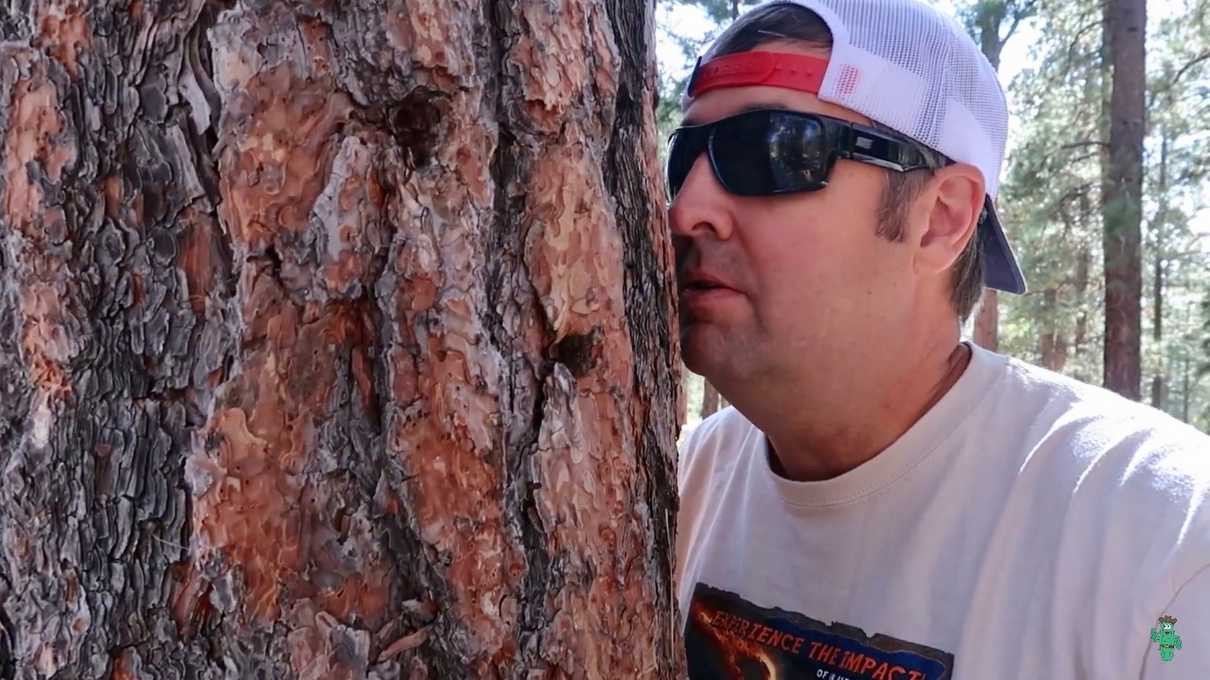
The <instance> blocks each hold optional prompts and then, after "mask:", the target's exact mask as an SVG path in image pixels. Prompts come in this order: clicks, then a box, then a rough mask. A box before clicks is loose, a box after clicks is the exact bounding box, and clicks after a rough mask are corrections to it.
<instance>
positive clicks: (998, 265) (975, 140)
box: [749, 0, 1026, 294]
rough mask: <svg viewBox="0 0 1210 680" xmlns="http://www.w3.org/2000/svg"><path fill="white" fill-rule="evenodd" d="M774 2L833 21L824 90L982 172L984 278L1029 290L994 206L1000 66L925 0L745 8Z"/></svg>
mask: <svg viewBox="0 0 1210 680" xmlns="http://www.w3.org/2000/svg"><path fill="white" fill-rule="evenodd" d="M769 5H800V6H802V7H805V8H807V9H809V10H811V11H812V12H815V14H817V15H819V17H820V18H821V19H822V20H823V21H824V23H826V24H827V25H828V28H829V29H830V30H831V32H832V52H831V56H830V59H829V62H828V66H827V69H826V71H825V73H824V77H823V82H822V84H821V85H820V87H819V92H818V96H819V98H820V99H821V100H823V101H826V102H831V103H834V104H838V105H840V106H843V107H845V108H847V109H850V110H852V111H856V112H858V113H861V114H863V115H865V116H867V117H868V118H870V119H871V120H875V121H877V122H879V123H881V124H883V125H885V126H887V127H889V128H892V129H894V130H896V131H897V132H899V133H901V134H903V135H906V136H908V137H911V138H912V139H914V140H916V141H918V142H920V143H922V144H924V145H925V146H928V147H930V148H932V149H935V150H936V151H939V152H941V153H943V154H945V155H946V156H948V157H949V158H951V159H953V160H955V161H958V162H961V163H968V164H970V165H973V166H975V167H976V168H978V169H979V170H980V171H981V172H982V173H983V181H984V184H985V185H986V188H987V197H986V201H985V204H984V208H985V214H984V216H983V219H982V220H981V221H980V224H979V233H978V236H979V239H980V241H981V247H982V249H983V263H984V265H983V266H984V270H983V282H984V285H986V286H988V287H989V288H996V289H998V290H1003V291H1007V292H1010V293H1018V294H1020V293H1024V292H1025V291H1026V285H1025V277H1024V276H1023V275H1022V274H1021V268H1020V266H1019V265H1018V264H1017V258H1016V255H1015V254H1014V253H1013V250H1012V247H1011V246H1010V245H1009V243H1008V239H1007V238H1006V237H1005V236H1004V230H1003V228H1002V227H1001V225H1000V219H999V217H997V215H996V211H995V207H994V201H995V198H996V194H997V192H998V190H999V183H1000V166H1001V165H1002V164H1003V161H1004V147H1005V142H1006V139H1007V137H1008V104H1007V102H1006V100H1005V97H1004V90H1003V89H1002V88H1001V87H1000V81H999V80H998V79H997V77H996V71H995V69H994V68H992V65H991V63H990V62H988V60H987V58H986V57H984V56H983V53H982V52H980V51H979V48H978V47H976V46H975V43H974V41H973V40H971V38H970V36H968V35H967V33H966V31H965V30H964V29H963V28H962V26H961V25H960V24H959V23H958V22H957V20H955V19H954V18H953V17H951V16H948V15H946V14H944V13H942V12H941V11H940V10H938V9H937V8H935V7H933V6H932V5H929V4H927V3H925V2H923V1H922V0H771V1H770V2H766V3H763V4H762V5H759V6H758V7H757V8H754V9H753V10H749V11H755V10H756V9H760V8H763V7H767V6H769Z"/></svg>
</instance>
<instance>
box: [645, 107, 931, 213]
mask: <svg viewBox="0 0 1210 680" xmlns="http://www.w3.org/2000/svg"><path fill="white" fill-rule="evenodd" d="M703 151H707V152H708V153H707V157H708V158H709V159H710V167H711V168H713V170H714V176H715V177H717V178H718V181H719V183H720V184H722V185H723V188H724V189H726V190H727V191H728V192H730V193H732V194H736V195H739V196H773V195H776V194H788V193H794V192H800V191H818V190H820V189H822V188H824V187H826V186H827V185H828V177H829V175H830V174H831V172H832V167H833V166H834V165H836V159H838V158H847V159H850V160H855V161H861V162H863V163H870V164H872V165H877V166H879V167H882V168H886V169H888V170H895V171H897V172H908V171H911V170H918V169H921V168H930V169H937V168H940V167H942V166H944V165H948V164H949V163H950V162H952V161H949V159H945V158H943V157H942V158H939V157H934V154H931V153H928V152H926V151H925V150H924V148H923V147H922V146H921V145H919V144H918V143H916V142H913V141H911V140H908V139H906V138H900V137H894V136H891V135H888V134H886V133H885V132H881V131H879V130H875V129H874V128H871V127H868V126H865V125H861V124H858V123H853V122H850V121H847V120H842V119H840V118H833V117H831V116H823V115H819V114H815V113H803V112H800V111H784V110H776V109H762V110H757V111H749V112H746V113H740V114H738V115H734V116H730V117H727V118H723V119H721V120H717V121H715V122H713V123H706V124H704V125H689V126H685V127H680V128H677V129H676V131H674V132H673V133H672V136H671V137H670V138H669V150H668V191H669V200H671V199H672V198H674V197H675V196H676V194H677V192H679V191H680V189H681V185H682V184H684V182H685V178H686V177H687V176H688V175H689V170H690V169H691V168H692V167H693V163H694V162H695V161H696V160H697V157H698V156H699V155H701V153H702V152H703ZM936 156H940V155H939V154H936Z"/></svg>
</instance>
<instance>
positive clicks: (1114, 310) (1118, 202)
mask: <svg viewBox="0 0 1210 680" xmlns="http://www.w3.org/2000/svg"><path fill="white" fill-rule="evenodd" d="M1104 11H1105V17H1106V28H1107V36H1108V49H1107V50H1106V54H1107V56H1108V58H1109V59H1110V60H1111V64H1112V83H1113V92H1112V95H1111V99H1110V112H1109V113H1110V115H1109V165H1108V173H1107V174H1106V177H1105V179H1104V189H1103V194H1104V195H1103V202H1104V204H1103V211H1104V216H1105V237H1104V244H1105V387H1107V388H1109V389H1111V390H1113V391H1115V392H1117V393H1119V394H1121V395H1123V396H1125V397H1128V398H1130V399H1134V400H1136V401H1137V400H1139V399H1140V397H1141V394H1140V389H1141V381H1142V368H1141V342H1142V296H1143V264H1142V255H1141V253H1140V241H1141V237H1140V223H1141V221H1142V196H1143V137H1144V134H1145V113H1146V111H1145V108H1146V98H1145V91H1146V71H1145V68H1144V65H1145V57H1146V44H1145V36H1146V28H1147V10H1146V0H1109V2H1107V3H1106V4H1105V9H1104Z"/></svg>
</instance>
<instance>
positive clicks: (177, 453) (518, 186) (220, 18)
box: [0, 0, 681, 679]
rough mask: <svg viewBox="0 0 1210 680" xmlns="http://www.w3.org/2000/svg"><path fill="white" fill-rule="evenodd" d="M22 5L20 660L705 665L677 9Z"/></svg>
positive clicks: (128, 673)
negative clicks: (670, 39) (672, 26)
mask: <svg viewBox="0 0 1210 680" xmlns="http://www.w3.org/2000/svg"><path fill="white" fill-rule="evenodd" d="M13 7H17V8H21V9H19V10H17V13H14V14H7V15H5V16H4V17H3V18H2V19H0V30H2V31H3V34H2V35H0V40H2V41H3V42H2V43H0V143H2V144H3V154H2V157H0V158H2V159H0V677H2V678H9V677H17V678H41V677H51V676H54V677H57V678H102V677H105V678H109V677H112V678H118V679H121V678H171V677H196V678H219V677H240V678H244V677H273V678H277V677H302V678H363V677H368V678H397V677H408V678H472V677H473V678H479V677H502V678H531V677H636V676H643V677H660V678H672V677H678V676H679V674H680V668H681V662H680V656H681V645H680V643H679V639H678V633H677V631H676V626H675V621H676V616H675V613H674V608H675V605H674V597H673V590H672V587H671V559H672V541H673V532H674V524H675V515H676V507H675V506H676V502H675V497H674V494H675V487H674V481H673V480H674V474H673V462H674V461H673V457H672V456H673V455H674V453H675V442H676V435H677V429H678V427H679V423H678V413H677V404H678V400H679V399H680V398H681V396H680V394H679V385H680V379H679V378H680V376H679V369H678V368H677V366H679V361H678V357H677V354H676V352H677V349H676V346H675V343H674V341H673V338H675V335H674V332H673V329H672V324H673V323H674V322H673V318H674V317H673V315H672V292H673V288H672V286H673V285H674V282H675V279H674V277H673V271H672V266H673V265H672V262H673V258H672V252H671V246H670V241H669V239H668V234H667V226H666V224H665V222H664V217H663V210H662V202H661V201H659V200H656V197H659V196H660V195H661V194H662V188H661V187H660V186H659V181H660V180H659V163H658V160H657V157H656V153H657V146H656V139H655V124H654V120H653V112H652V108H653V93H654V89H655V61H654V50H653V46H654V39H653V35H654V29H653V25H652V11H653V8H652V7H651V6H650V3H646V2H641V1H639V0H562V1H560V2H556V3H548V2H537V1H536V0H533V1H531V0H523V1H521V2H505V1H504V0H489V1H488V2H486V3H483V2H477V3H470V2H465V0H441V1H440V2H437V1H436V0H408V1H407V2H403V1H401V0H394V1H390V0H388V1H387V2H385V3H383V2H371V1H370V0H346V1H344V2H340V3H315V2H303V1H301V0H298V1H291V2H251V1H247V2H236V3H223V2H205V1H203V0H181V1H179V2H174V3H168V2H157V1H155V0H134V2H132V3H125V2H123V3H113V2H92V3H84V2H70V1H62V0H60V1H52V0H33V1H32V2H24V3H17V4H15V5H13Z"/></svg>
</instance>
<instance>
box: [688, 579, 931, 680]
mask: <svg viewBox="0 0 1210 680" xmlns="http://www.w3.org/2000/svg"><path fill="white" fill-rule="evenodd" d="M685 652H686V656H687V657H688V662H689V677H690V678H691V679H692V680H756V679H760V680H780V679H788V678H807V679H810V678H818V679H820V680H950V679H951V675H952V673H953V667H954V655H953V654H950V653H948V652H943V651H941V650H939V649H933V648H931V647H926V646H924V645H920V644H915V643H912V642H905V641H903V640H897V639H895V638H893V637H890V636H889V635H874V636H873V637H869V636H867V635H866V634H865V633H864V632H863V631H862V630H861V629H860V628H855V627H853V626H849V625H846V624H843V623H833V624H831V625H828V624H825V623H823V622H822V621H816V620H815V619H811V618H808V617H806V616H803V615H802V614H797V613H794V612H787V611H785V610H782V609H765V608H761V607H757V606H756V605H754V604H752V603H751V602H748V601H747V600H745V599H743V598H742V597H740V596H738V595H736V594H734V593H729V592H727V591H725V590H719V589H717V588H713V587H711V586H709V585H707V584H704V583H698V584H697V586H696V587H695V588H694V589H693V600H692V602H691V603H690V605H689V616H688V621H687V622H686V624H685Z"/></svg>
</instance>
